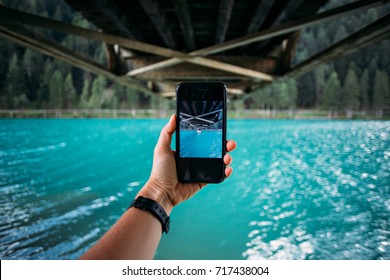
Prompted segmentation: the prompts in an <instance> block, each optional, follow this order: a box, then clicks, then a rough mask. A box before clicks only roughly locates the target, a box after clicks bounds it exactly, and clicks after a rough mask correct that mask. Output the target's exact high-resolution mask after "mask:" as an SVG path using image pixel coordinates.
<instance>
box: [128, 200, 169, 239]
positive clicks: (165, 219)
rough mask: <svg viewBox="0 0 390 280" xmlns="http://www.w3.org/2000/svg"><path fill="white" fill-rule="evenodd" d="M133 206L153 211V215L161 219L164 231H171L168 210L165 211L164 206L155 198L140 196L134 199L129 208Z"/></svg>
mask: <svg viewBox="0 0 390 280" xmlns="http://www.w3.org/2000/svg"><path fill="white" fill-rule="evenodd" d="M131 207H135V208H138V209H141V210H144V211H148V212H150V213H152V215H153V216H155V217H156V218H157V219H158V220H159V221H160V223H161V226H162V232H165V233H168V232H169V224H170V219H169V216H168V215H167V212H165V210H164V208H162V206H161V205H160V204H158V203H157V202H156V201H154V200H153V199H149V198H146V197H143V196H139V197H137V198H136V199H134V200H133V202H132V203H131V204H130V206H129V208H131Z"/></svg>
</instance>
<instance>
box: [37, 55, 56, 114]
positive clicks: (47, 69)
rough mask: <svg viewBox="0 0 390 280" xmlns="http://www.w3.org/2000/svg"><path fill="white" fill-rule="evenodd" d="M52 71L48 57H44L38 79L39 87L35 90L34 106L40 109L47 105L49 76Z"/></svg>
mask: <svg viewBox="0 0 390 280" xmlns="http://www.w3.org/2000/svg"><path fill="white" fill-rule="evenodd" d="M52 73H53V67H52V64H51V61H50V59H46V61H45V63H44V67H43V75H41V77H40V79H39V81H40V83H39V88H38V92H37V100H36V108H37V109H41V108H44V107H46V106H47V104H48V102H49V95H50V93H49V91H50V90H49V84H50V78H51V75H52Z"/></svg>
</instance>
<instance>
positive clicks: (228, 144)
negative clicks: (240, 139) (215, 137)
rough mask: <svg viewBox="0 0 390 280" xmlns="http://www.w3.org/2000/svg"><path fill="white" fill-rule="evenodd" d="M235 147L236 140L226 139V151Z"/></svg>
mask: <svg viewBox="0 0 390 280" xmlns="http://www.w3.org/2000/svg"><path fill="white" fill-rule="evenodd" d="M236 147H237V143H236V141H233V140H228V141H226V150H227V151H228V152H231V151H233V150H234V149H235V148H236Z"/></svg>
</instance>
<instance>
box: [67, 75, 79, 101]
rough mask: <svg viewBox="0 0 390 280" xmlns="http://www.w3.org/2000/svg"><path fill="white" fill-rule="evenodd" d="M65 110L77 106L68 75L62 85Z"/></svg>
mask: <svg viewBox="0 0 390 280" xmlns="http://www.w3.org/2000/svg"><path fill="white" fill-rule="evenodd" d="M64 98H65V108H67V109H72V108H75V107H76V106H77V101H78V100H77V94H76V89H75V88H74V85H73V78H72V74H71V73H68V75H67V76H66V78H65V84H64Z"/></svg>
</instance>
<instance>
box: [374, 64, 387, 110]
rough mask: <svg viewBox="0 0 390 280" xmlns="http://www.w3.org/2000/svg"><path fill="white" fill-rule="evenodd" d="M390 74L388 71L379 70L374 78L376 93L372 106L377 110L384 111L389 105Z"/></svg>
mask: <svg viewBox="0 0 390 280" xmlns="http://www.w3.org/2000/svg"><path fill="white" fill-rule="evenodd" d="M389 97H390V89H389V76H388V75H387V73H386V72H383V71H379V70H377V71H376V72H375V79H374V95H373V98H372V106H373V107H374V109H376V110H377V111H382V110H383V109H386V108H388V107H389V105H390V103H389V101H390V100H389Z"/></svg>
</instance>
